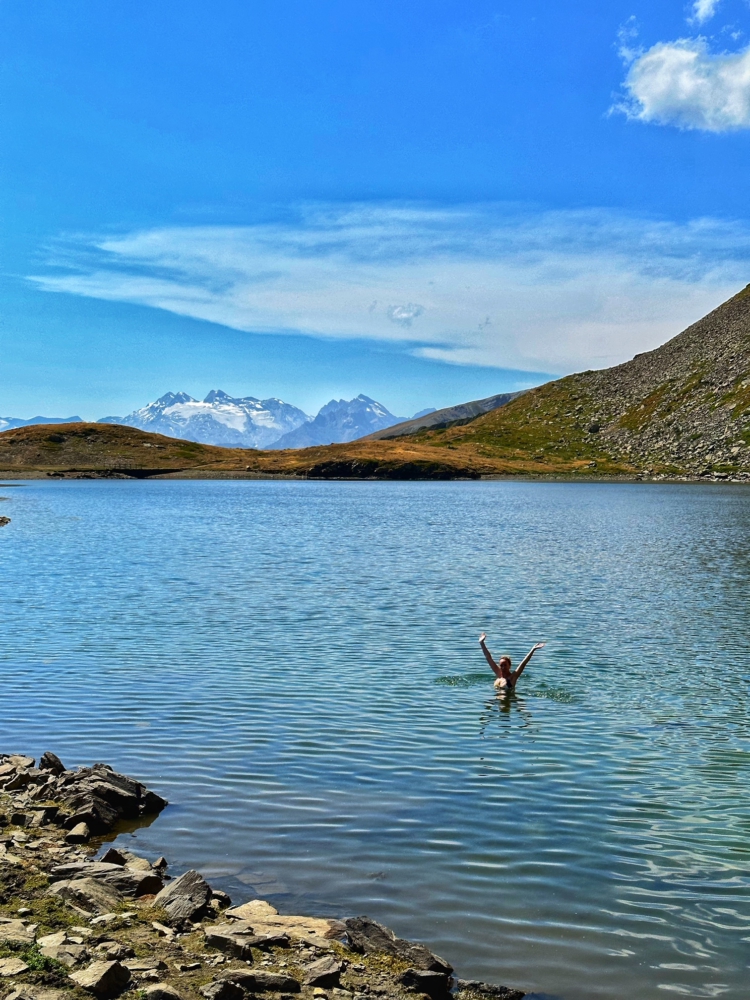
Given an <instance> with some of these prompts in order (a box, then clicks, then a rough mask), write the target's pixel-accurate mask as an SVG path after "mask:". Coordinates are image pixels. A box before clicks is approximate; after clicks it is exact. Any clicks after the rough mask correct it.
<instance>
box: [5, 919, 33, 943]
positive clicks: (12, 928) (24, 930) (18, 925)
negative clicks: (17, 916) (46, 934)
mask: <svg viewBox="0 0 750 1000" xmlns="http://www.w3.org/2000/svg"><path fill="white" fill-rule="evenodd" d="M33 943H34V931H33V930H32V929H30V928H29V927H26V926H25V924H24V922H23V920H3V921H2V923H0V944H9V945H14V944H18V945H25V944H33Z"/></svg>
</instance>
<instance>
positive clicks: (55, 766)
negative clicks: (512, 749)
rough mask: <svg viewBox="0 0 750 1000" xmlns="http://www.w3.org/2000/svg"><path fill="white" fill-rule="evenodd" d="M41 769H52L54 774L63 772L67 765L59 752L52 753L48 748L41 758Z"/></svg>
mask: <svg viewBox="0 0 750 1000" xmlns="http://www.w3.org/2000/svg"><path fill="white" fill-rule="evenodd" d="M39 770H40V771H51V772H52V774H55V775H58V774H62V773H63V771H64V770H65V765H64V764H63V762H62V761H61V760H60V758H59V757H58V756H57V754H54V753H51V752H50V751H49V750H46V751H45V752H44V753H43V754H42V756H41V757H40V758H39Z"/></svg>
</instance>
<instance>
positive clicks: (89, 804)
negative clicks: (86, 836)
mask: <svg viewBox="0 0 750 1000" xmlns="http://www.w3.org/2000/svg"><path fill="white" fill-rule="evenodd" d="M63 804H64V805H65V806H67V807H68V809H70V812H71V815H70V816H69V817H68V821H67V826H68V828H69V829H70V828H72V827H74V826H77V825H78V824H79V823H85V824H86V826H88V828H89V830H91V832H92V833H106V832H107V830H111V829H112V827H113V826H114V825H115V823H116V822H117V820H118V819H119V818H120V814H119V812H118V811H117V809H115V808H114V807H113V806H111V805H110V804H109V802H106V801H105V800H104V799H100V798H99V797H98V796H97V795H86V794H75V795H72V796H69V797H68V798H66V799H63Z"/></svg>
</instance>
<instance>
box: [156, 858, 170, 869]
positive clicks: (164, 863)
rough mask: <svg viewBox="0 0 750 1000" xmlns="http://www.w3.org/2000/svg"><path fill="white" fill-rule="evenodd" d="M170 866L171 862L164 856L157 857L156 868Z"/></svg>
mask: <svg viewBox="0 0 750 1000" xmlns="http://www.w3.org/2000/svg"><path fill="white" fill-rule="evenodd" d="M168 867H169V862H168V861H167V859H166V858H164V857H161V858H157V859H156V861H154V868H160V869H163V868H168Z"/></svg>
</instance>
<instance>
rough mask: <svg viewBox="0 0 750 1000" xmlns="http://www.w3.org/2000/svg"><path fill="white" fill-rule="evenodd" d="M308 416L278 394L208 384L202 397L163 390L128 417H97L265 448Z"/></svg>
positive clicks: (173, 434)
mask: <svg viewBox="0 0 750 1000" xmlns="http://www.w3.org/2000/svg"><path fill="white" fill-rule="evenodd" d="M308 420H310V417H308V415H307V414H306V413H304V412H303V411H302V410H300V409H298V407H296V406H291V405H290V404H289V403H285V402H284V401H283V400H281V399H267V400H263V401H261V400H259V399H256V398H255V397H254V396H246V397H245V398H243V399H235V398H234V397H232V396H230V395H229V394H228V393H226V392H224V391H223V390H222V389H212V390H211V391H210V392H209V393H208V395H207V396H206V398H205V399H204V400H202V401H199V400H197V399H194V398H193V397H192V396H190V395H188V393H186V392H167V393H165V394H164V395H163V396H160V397H159V398H158V399H157V400H155V401H154V402H153V403H149V404H148V405H147V406H143V407H141V408H140V409H139V410H134V411H133V413H130V414H128V416H126V417H122V418H121V419H118V418H113V417H104V418H102V420H101V421H100V422H101V423H120V424H124V425H125V426H128V427H137V428H139V429H140V430H144V431H152V432H154V433H158V434H165V435H167V436H168V437H176V438H183V439H185V440H188V441H198V442H200V443H201V444H215V445H222V446H224V447H228V448H267V447H268V446H269V445H270V444H272V443H273V442H274V441H275V440H276V439H277V438H278V437H281V435H282V434H286V433H288V432H289V431H292V430H295V429H296V428H297V427H299V426H300V425H301V424H304V423H305V422H306V421H308Z"/></svg>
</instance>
